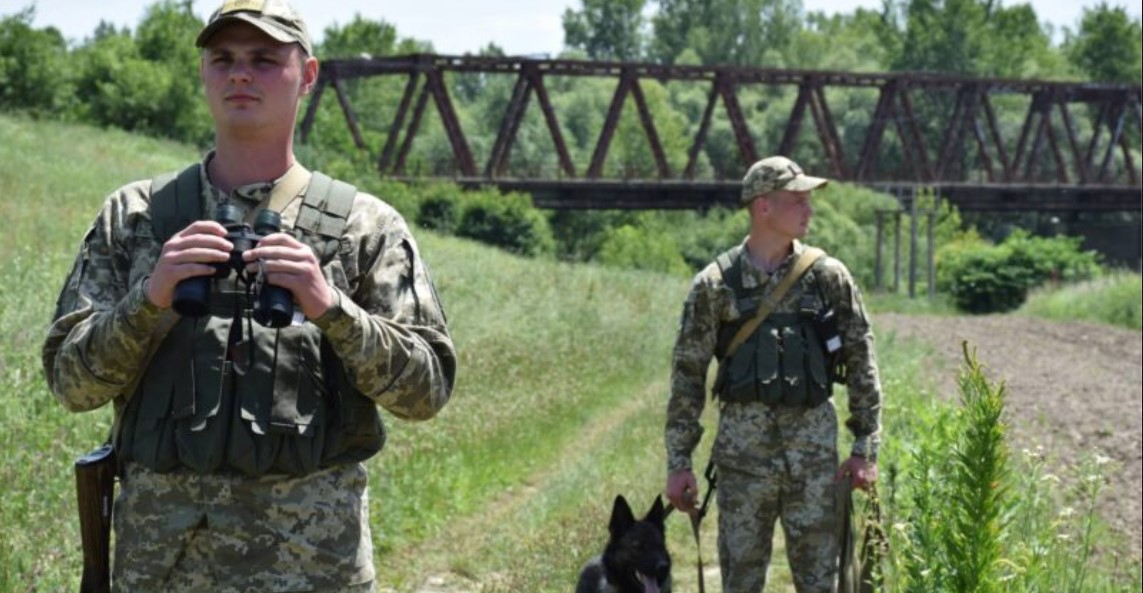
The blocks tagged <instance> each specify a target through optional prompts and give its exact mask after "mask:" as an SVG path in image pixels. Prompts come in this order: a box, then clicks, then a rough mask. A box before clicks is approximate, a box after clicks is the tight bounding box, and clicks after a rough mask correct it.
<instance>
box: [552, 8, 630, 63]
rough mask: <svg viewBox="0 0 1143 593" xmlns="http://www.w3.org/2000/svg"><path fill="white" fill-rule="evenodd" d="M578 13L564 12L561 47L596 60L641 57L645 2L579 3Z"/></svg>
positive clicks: (572, 11)
mask: <svg viewBox="0 0 1143 593" xmlns="http://www.w3.org/2000/svg"><path fill="white" fill-rule="evenodd" d="M581 2H582V4H583V8H582V9H580V10H572V9H570V8H569V9H567V10H565V11H564V16H563V24H564V44H565V45H566V46H567V47H570V48H578V49H582V50H584V51H585V52H587V55H588V56H589V57H591V58H593V59H596V60H637V59H639V58H641V57H642V56H643V45H644V36H645V34H644V26H645V24H646V23H645V22H644V19H643V7H644V6H645V5H646V0H581Z"/></svg>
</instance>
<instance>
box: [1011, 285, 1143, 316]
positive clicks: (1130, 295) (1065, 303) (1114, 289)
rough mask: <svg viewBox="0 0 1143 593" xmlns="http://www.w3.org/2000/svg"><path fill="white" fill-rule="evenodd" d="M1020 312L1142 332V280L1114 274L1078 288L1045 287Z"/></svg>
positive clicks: (1073, 286)
mask: <svg viewBox="0 0 1143 593" xmlns="http://www.w3.org/2000/svg"><path fill="white" fill-rule="evenodd" d="M1020 312H1021V313H1023V314H1025V315H1035V316H1037V317H1045V318H1048V319H1060V320H1084V321H1092V322H1097V323H1107V324H1111V325H1118V326H1121V327H1126V328H1128V329H1143V279H1140V276H1139V274H1135V273H1132V272H1115V273H1111V274H1108V275H1107V276H1103V277H1101V278H1097V279H1094V280H1087V281H1085V282H1081V283H1079V284H1071V285H1064V286H1056V287H1046V288H1043V289H1040V290H1038V291H1036V292H1034V293H1032V294H1031V295H1030V296H1029V297H1028V301H1027V302H1026V303H1025V304H1024V306H1023V307H1022V308H1021V309H1020Z"/></svg>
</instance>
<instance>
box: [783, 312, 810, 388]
mask: <svg viewBox="0 0 1143 593" xmlns="http://www.w3.org/2000/svg"><path fill="white" fill-rule="evenodd" d="M781 343H782V403H783V404H785V405H787V406H804V405H805V404H806V400H807V394H806V383H807V381H808V378H809V377H808V376H807V375H808V373H807V372H806V347H807V344H806V340H805V338H804V337H803V336H802V332H801V331H800V330H799V328H798V326H797V325H788V326H785V327H783V328H782V342H781Z"/></svg>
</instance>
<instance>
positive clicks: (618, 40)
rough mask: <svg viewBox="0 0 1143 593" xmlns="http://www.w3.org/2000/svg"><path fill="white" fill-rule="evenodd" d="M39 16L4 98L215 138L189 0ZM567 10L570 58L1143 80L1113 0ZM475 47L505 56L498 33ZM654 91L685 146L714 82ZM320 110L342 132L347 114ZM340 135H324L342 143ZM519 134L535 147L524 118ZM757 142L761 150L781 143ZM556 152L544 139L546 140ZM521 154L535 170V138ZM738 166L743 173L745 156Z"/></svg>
mask: <svg viewBox="0 0 1143 593" xmlns="http://www.w3.org/2000/svg"><path fill="white" fill-rule="evenodd" d="M34 18H35V5H34V4H32V5H30V6H28V7H26V8H24V9H22V10H18V11H16V12H15V13H12V14H8V15H0V109H2V110H6V111H13V110H15V111H23V112H27V113H31V114H33V115H36V116H43V117H52V118H58V119H65V120H71V121H78V122H85V123H93V124H97V125H105V126H116V127H120V128H124V129H127V130H130V131H138V132H142V133H147V134H153V135H157V136H163V137H168V138H173V139H176V140H181V141H186V142H190V143H194V144H198V145H204V146H205V145H208V144H209V143H210V141H211V138H210V129H209V118H208V117H206V113H205V106H204V105H203V104H202V101H201V100H200V99H199V92H200V91H199V88H198V87H199V84H198V81H197V79H196V77H195V76H194V75H193V73H194V72H195V71H196V63H197V59H198V52H197V50H196V49H195V48H194V46H193V44H192V43H191V42H190V40H191V39H193V37H194V35H195V34H196V33H197V31H198V30H199V29H200V28H201V27H202V24H203V20H202V18H201V17H199V16H198V15H196V14H195V13H194V11H193V9H192V2H191V1H190V0H160V1H158V2H155V3H153V4H151V5H150V6H149V7H148V8H147V9H146V11H145V13H144V15H143V17H142V19H141V20H140V21H139V23H138V25H137V26H136V27H135V28H134V29H133V30H131V29H129V28H118V27H116V26H114V25H111V24H109V23H107V22H101V23H99V24H97V25H96V26H95V27H94V29H93V31H92V33H91V35H89V36H87V37H86V38H84V39H83V40H79V41H76V40H68V39H65V38H64V37H63V35H62V34H61V33H60V32H59V31H58V30H57V29H55V28H53V27H44V28H38V29H37V28H35V27H33V25H32V23H33V21H34ZM562 19H563V27H564V33H565V39H564V41H565V50H564V52H563V53H562V55H561V57H566V58H586V59H618V60H642V61H650V62H657V63H664V64H703V65H740V66H765V67H779V68H780V67H788V68H798V69H821V70H843V71H866V72H868V71H928V72H947V73H956V74H964V75H976V76H982V77H1004V78H1040V79H1057V80H1077V81H1098V82H1118V83H1130V84H1140V82H1141V74H1140V72H1141V69H1143V62H1141V57H1140V56H1141V45H1143V41H1141V33H1140V31H1141V28H1140V21H1139V19H1137V18H1134V19H1133V18H1130V17H1129V16H1128V15H1127V13H1126V11H1125V9H1123V8H1122V7H1112V6H1110V5H1108V4H1107V3H1102V4H1098V5H1096V6H1094V7H1090V8H1086V9H1084V12H1083V16H1082V18H1081V19H1080V21H1079V22H1078V23H1076V24H1075V25H1074V27H1065V28H1063V30H1062V31H1056V30H1054V29H1053V28H1052V26H1051V25H1048V24H1046V23H1042V22H1040V20H1039V19H1038V17H1037V15H1036V13H1035V11H1034V10H1033V8H1032V7H1031V6H1030V5H1027V4H1015V5H1013V6H1005V5H1003V4H1001V3H1000V2H997V1H996V0H886V1H885V3H884V5H883V7H882V9H880V10H876V11H874V10H867V9H857V10H856V11H854V12H852V13H850V14H837V15H826V14H823V13H817V12H810V13H807V12H805V11H804V10H803V9H802V5H801V2H800V0H580V7H579V8H578V9H572V8H569V9H567V10H566V12H565V13H564V14H563V15H562ZM320 38H321V42H320V43H319V44H318V46H317V50H316V53H317V54H318V56H319V57H321V58H324V59H330V58H343V57H359V56H362V55H369V56H387V55H397V54H405V53H415V52H427V53H431V52H433V47H432V43H431V42H429V41H425V40H418V39H413V38H409V37H405V36H402V35H400V33H399V31H398V29H397V26H396V25H394V24H393V23H389V22H386V21H384V20H372V19H368V18H364V17H362V16H360V15H357V16H356V17H355V18H354V19H353V20H352V21H350V22H349V23H346V24H344V25H334V26H331V27H329V28H327V29H326V30H325V31H324V32H323V33H322V35H320ZM473 53H475V54H480V55H503V51H502V50H501V49H500V48H499V47H497V46H496V45H495V44H489V45H488V46H486V47H483V48H474V51H473ZM452 82H453V89H451V90H453V92H454V93H455V97H456V99H457V103H458V104H459V110H460V111H461V117H462V121H464V122H465V123H469V124H470V125H471V127H470V128H466V129H467V130H469V134H468V135H469V137H470V138H475V140H474V143H475V144H477V145H478V147H479V146H483V145H490V144H491V142H492V140H493V139H494V136H495V133H496V129H497V125H498V124H499V118H500V115H501V113H502V112H501V109H502V105H503V102H502V100H500V99H501V95H499V94H498V93H495V92H493V93H488V92H486V91H488V90H489V89H488V88H487V87H488V86H489V85H492V86H493V87H495V84H494V82H492V81H489V80H481V79H479V77H477V76H468V77H466V76H463V75H458V76H456V77H455V79H454V80H453V81H452ZM497 82H499V81H497ZM511 84H512V81H505V82H503V83H501V85H500V86H502V87H504V88H503V89H493V90H502V91H503V94H504V96H506V95H507V93H508V92H510V90H511ZM612 84H613V83H612ZM358 86H359V87H364V88H360V89H354V92H355V95H356V96H355V97H354V98H355V100H358V101H362V102H363V103H367V104H383V103H384V102H385V101H387V100H391V99H392V96H391V95H392V91H390V92H385V90H384V88H382V89H373V88H370V86H371V85H368V84H360V85H358ZM572 86H573V85H571V84H570V83H569V85H568V86H567V87H566V88H556V89H553V95H554V96H555V98H554V101H555V102H556V103H557V104H562V105H561V107H564V108H566V109H564V110H562V111H561V115H563V116H565V117H566V118H568V119H567V120H566V121H565V122H564V125H565V126H566V127H567V128H568V132H569V136H570V138H571V139H572V144H574V145H576V146H578V147H579V148H580V149H581V150H587V148H584V147H590V146H591V145H592V142H593V141H594V139H595V137H594V136H593V134H592V131H593V130H592V124H598V123H599V122H598V121H596V120H597V119H598V120H601V118H602V112H605V111H606V105H607V103H606V101H607V100H608V99H609V98H610V93H611V92H612V89H611V88H609V87H608V84H604V83H601V84H599V85H597V87H594V88H593V87H591V86H590V85H588V87H589V88H579V87H582V86H584V85H574V86H575V87H576V88H572ZM577 93H578V94H579V96H566V95H569V94H570V95H575V94H577ZM648 94H649V95H651V96H649V97H648V101H649V102H650V103H652V109H653V110H658V111H660V112H664V113H661V114H657V115H661V116H662V117H660V118H657V120H656V122H657V123H659V122H663V123H661V124H660V125H661V126H663V127H664V129H663V130H661V133H662V134H663V136H664V138H665V144H668V145H669V144H670V143H671V142H672V141H675V142H682V144H683V146H684V148H683V149H682V151H683V152H685V146H686V145H687V143H686V142H683V140H685V139H689V136H687V134H686V132H689V131H690V128H691V127H693V126H695V125H697V120H698V118H699V114H697V113H695V111H696V109H697V110H699V112H700V113H701V108H702V105H703V103H702V99H703V98H704V94H705V90H700V89H687V88H663V89H651V90H650V91H649V92H648ZM363 95H364V96H363ZM369 95H373V96H372V98H370V97H369ZM854 100H856V99H850V100H849V101H850V102H852V101H854ZM791 101H792V99H790V98H788V97H782V96H774V92H773V90H772V89H771V90H768V91H767V92H759V93H757V96H749V97H744V101H743V104H744V105H746V106H747V108H748V109H747V110H748V111H749V112H750V113H749V114H748V116H750V119H751V123H752V124H754V123H755V122H757V123H758V125H757V126H756V127H757V129H758V130H767V129H771V128H774V127H780V126H772V125H771V126H767V125H765V124H766V123H767V121H766V120H767V119H770V118H768V117H767V115H768V112H774V113H773V115H774V116H777V115H779V114H780V115H781V116H782V117H784V116H785V115H787V114H788V112H787V113H781V110H780V109H775V108H776V107H780V106H784V105H783V104H784V103H789V102H791ZM842 101H846V98H844V97H843V98H842ZM601 104H602V105H601ZM601 107H602V108H601ZM625 111H632V110H625ZM628 115H629V116H630V117H629V119H631V120H632V121H631V122H629V123H630V124H635V125H637V122H635V121H634V114H630V113H629V114H628ZM324 119H325V120H326V122H325V123H328V124H329V125H333V126H337V127H339V128H344V124H343V122H342V121H341V120H340V119H339V117H327V118H324ZM386 123H387V122H386ZM537 123H538V122H537ZM632 127H634V126H632ZM723 127H724V128H725V125H724V126H723ZM754 127H755V126H754V125H752V128H754ZM672 128H677V130H672ZM319 129H320V128H319ZM535 131H536V132H542V130H535ZM632 131H637V130H634V129H633V130H632ZM342 132H343V130H342V129H338V130H329V132H327V133H324V134H317V136H318V137H324V138H331V137H333V138H338V139H340V140H344V138H342V136H343V135H344V134H342ZM712 132H713V133H712V135H711V146H710V147H709V148H708V151H707V152H708V154H707V155H706V156H707V159H706V160H707V162H708V164H707V166H708V167H715V168H716V169H717V167H718V166H719V165H718V163H720V162H722V161H724V160H726V159H725V158H724V157H725V156H726V155H727V154H730V153H731V152H730V151H731V148H730V147H731V146H732V138H730V137H729V130H727V129H718V128H717V122H716V129H715V130H713V131H712ZM763 135H765V134H764V133H763ZM636 136H639V135H638V134H636ZM522 138H523V139H524V140H523V142H524V144H525V145H526V144H527V142H528V138H529V132H528V131H527V130H525V131H523V132H522ZM545 138H546V137H545ZM760 140H762V141H763V143H761V144H760V145H761V146H767V145H772V143H768V142H765V140H767V139H766V138H760ZM319 142H321V141H319ZM634 142H635V140H634V139H628V143H629V144H630V143H634ZM340 143H341V142H333V144H334V146H329V148H338V147H339V146H336V144H340ZM434 144H435V143H434V141H432V140H427V141H426V145H427V147H429V149H428V150H426V151H425V154H427V155H430V156H431V154H432V153H433V152H434V151H433V150H432V147H433V146H434ZM619 145H620V148H619V150H620V152H621V154H620V155H619V156H618V157H617V158H618V160H619V161H620V162H621V163H623V164H622V165H617V166H622V167H625V168H627V169H631V168H635V169H639V168H641V167H642V166H643V165H644V163H641V162H639V155H637V154H635V153H639V152H645V151H644V150H643V148H644V147H643V146H631V147H629V149H628V150H627V154H623V150H624V148H623V140H619ZM548 148H549V147H547V146H544V150H545V151H548V152H550V151H549V150H548ZM518 152H519V153H520V156H521V158H522V160H524V161H525V163H524V166H525V167H527V166H528V159H529V153H528V150H527V148H526V147H525V148H523V149H521V150H519V151H518ZM530 158H532V159H533V160H535V159H536V158H538V157H537V155H531V156H530ZM644 158H646V157H645V156H644ZM712 163H713V164H712ZM646 164H648V165H649V164H650V163H646ZM532 166H533V167H539V166H541V165H540V164H539V163H536V164H533V165H532ZM734 168H735V170H734V173H737V168H738V164H737V163H736V162H735V164H734ZM732 176H733V175H732Z"/></svg>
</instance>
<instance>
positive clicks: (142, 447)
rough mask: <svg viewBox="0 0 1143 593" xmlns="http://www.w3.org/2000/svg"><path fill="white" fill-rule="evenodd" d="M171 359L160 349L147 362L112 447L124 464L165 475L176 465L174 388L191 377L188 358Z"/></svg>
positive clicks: (125, 410)
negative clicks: (138, 464)
mask: <svg viewBox="0 0 1143 593" xmlns="http://www.w3.org/2000/svg"><path fill="white" fill-rule="evenodd" d="M171 333H172V334H176V333H177V332H175V331H172V332H171ZM168 339H171V338H170V337H168ZM164 354H166V356H164ZM174 359H175V357H172V356H170V352H169V351H167V352H164V350H163V349H160V350H159V351H158V352H157V353H156V354H155V356H154V357H153V358H152V359H151V360H152V364H151V365H150V366H149V367H148V368H147V371H146V372H145V374H144V375H143V379H142V380H140V381H139V385H138V387H137V388H136V390H135V393H134V394H132V396H131V400H130V401H129V402H127V406H126V407H125V409H124V410H123V419H122V426H120V429H119V443H118V445H117V447H116V449H117V450H118V451H121V453H120V456H121V458H122V459H123V460H124V461H128V460H129V461H134V462H136V463H140V464H142V465H144V466H146V467H148V468H150V469H152V470H154V471H156V472H169V471H172V470H174V469H175V468H176V467H178V465H179V455H178V450H177V449H176V448H175V427H174V423H173V422H170V419H169V415H170V411H171V403H172V401H173V400H174V398H175V396H174V390H175V385H177V384H178V382H179V380H180V379H181V380H182V381H184V384H185V381H186V380H187V379H188V378H189V377H191V376H192V375H191V372H190V363H189V361H188V359H186V358H183V359H182V362H181V363H176V362H175V360H174ZM175 364H179V365H181V366H173V365H175ZM182 367H185V369H184V368H182Z"/></svg>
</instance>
